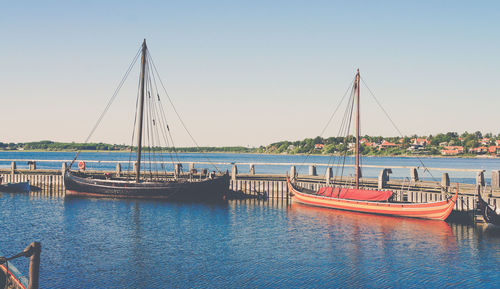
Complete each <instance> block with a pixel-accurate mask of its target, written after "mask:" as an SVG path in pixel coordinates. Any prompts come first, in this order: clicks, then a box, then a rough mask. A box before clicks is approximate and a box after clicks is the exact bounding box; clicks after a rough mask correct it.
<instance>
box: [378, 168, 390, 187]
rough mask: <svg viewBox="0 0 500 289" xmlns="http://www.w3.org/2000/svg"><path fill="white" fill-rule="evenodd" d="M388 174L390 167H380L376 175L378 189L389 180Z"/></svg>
mask: <svg viewBox="0 0 500 289" xmlns="http://www.w3.org/2000/svg"><path fill="white" fill-rule="evenodd" d="M389 174H392V170H391V169H382V170H381V171H380V174H379V175H378V189H379V190H381V189H383V188H384V187H385V185H386V184H387V182H388V181H389Z"/></svg>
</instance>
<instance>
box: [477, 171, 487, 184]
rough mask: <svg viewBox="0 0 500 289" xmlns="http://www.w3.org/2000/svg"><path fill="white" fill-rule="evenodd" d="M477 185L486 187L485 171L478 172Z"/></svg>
mask: <svg viewBox="0 0 500 289" xmlns="http://www.w3.org/2000/svg"><path fill="white" fill-rule="evenodd" d="M476 185H477V186H480V187H484V185H485V182H484V171H480V172H477V175H476Z"/></svg>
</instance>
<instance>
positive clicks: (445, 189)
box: [0, 159, 500, 220]
mask: <svg viewBox="0 0 500 289" xmlns="http://www.w3.org/2000/svg"><path fill="white" fill-rule="evenodd" d="M0 161H2V162H6V161H8V162H9V163H10V168H3V169H0V176H1V177H3V181H4V182H23V181H29V182H30V184H31V186H32V188H33V189H32V194H34V195H40V196H51V197H64V196H65V188H64V182H63V172H64V170H65V169H66V162H65V161H62V162H61V160H59V161H54V160H31V161H27V160H19V159H17V160H5V159H2V160H0ZM21 162H22V163H23V164H27V165H28V168H23V169H18V168H17V165H18V163H21ZM43 162H52V163H55V162H59V163H60V165H61V169H38V168H37V164H39V163H43ZM85 162H87V163H92V162H95V163H97V162H99V163H102V162H110V163H115V164H116V169H115V170H113V171H109V170H107V171H100V170H86V171H85V174H88V175H89V176H103V175H105V174H113V175H116V176H122V177H123V176H127V174H131V177H132V178H133V174H134V173H133V172H126V171H122V166H121V163H120V161H96V160H89V161H85ZM209 164H210V165H213V164H215V165H225V166H226V167H228V166H229V167H230V168H231V172H230V175H231V180H230V187H229V189H230V190H231V191H234V192H240V193H241V194H244V195H245V196H249V197H265V198H267V199H269V201H272V202H277V201H280V202H288V201H289V192H288V187H287V184H286V176H287V172H288V174H289V176H290V177H291V178H293V179H294V180H295V181H296V182H297V183H298V184H299V185H300V186H303V187H305V188H309V189H311V190H318V189H319V188H320V187H322V186H325V185H332V184H336V185H341V186H342V185H345V186H349V185H351V184H352V183H353V182H354V177H345V176H344V177H343V178H338V177H335V176H334V175H333V169H332V167H331V165H330V166H328V165H326V164H313V163H310V164H294V163H213V162H186V163H179V164H176V165H175V169H174V171H173V172H167V173H164V174H166V175H167V176H171V177H184V178H189V177H193V178H196V177H200V176H202V175H204V174H205V175H206V174H207V173H209V170H208V169H204V168H203V166H207V165H209ZM259 166H281V167H283V166H289V169H288V170H286V171H284V172H283V173H281V174H259V173H258V167H259ZM298 166H302V167H304V166H307V167H308V172H307V174H297V169H296V168H297V167H298ZM320 166H325V167H326V173H325V174H324V175H318V173H317V171H318V169H317V168H318V167H320ZM183 167H185V168H188V169H187V170H186V171H183V170H182V168H183ZM365 167H371V168H374V169H379V175H378V178H361V181H360V182H361V184H362V186H363V187H364V188H378V189H387V190H392V191H393V192H394V193H395V198H396V200H398V201H408V202H417V203H418V202H422V203H423V202H430V201H440V200H444V199H445V198H446V194H447V193H452V192H454V191H455V190H456V189H457V187H458V188H459V197H458V200H457V203H456V204H455V207H454V212H455V213H459V214H460V215H464V216H467V217H470V218H473V219H479V220H480V218H478V216H477V213H476V208H477V204H476V203H477V194H478V193H479V192H481V193H482V194H483V196H484V197H485V199H486V201H487V202H488V203H489V204H491V205H493V206H500V170H493V171H491V172H490V173H491V184H489V185H487V184H486V182H485V174H486V173H487V172H485V171H484V170H480V169H477V170H475V169H456V168H427V170H434V171H440V172H441V179H440V181H427V180H421V179H420V178H419V175H418V170H417V168H415V167H403V166H394V167H390V168H388V167H384V166H374V165H372V166H365ZM239 168H245V171H246V172H245V173H241V172H239V171H238V169H239ZM392 169H407V170H408V176H407V177H405V178H403V179H401V178H399V179H396V178H394V179H391V178H390V175H391V173H392ZM449 172H468V173H470V174H473V175H475V179H476V181H475V183H474V184H464V183H452V182H450V176H449Z"/></svg>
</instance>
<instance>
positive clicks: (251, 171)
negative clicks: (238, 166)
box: [250, 164, 255, 175]
mask: <svg viewBox="0 0 500 289" xmlns="http://www.w3.org/2000/svg"><path fill="white" fill-rule="evenodd" d="M250 174H251V175H255V166H254V165H253V164H250Z"/></svg>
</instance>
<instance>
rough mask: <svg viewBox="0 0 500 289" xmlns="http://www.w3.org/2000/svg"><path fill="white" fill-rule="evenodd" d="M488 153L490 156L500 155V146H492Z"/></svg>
mask: <svg viewBox="0 0 500 289" xmlns="http://www.w3.org/2000/svg"><path fill="white" fill-rule="evenodd" d="M488 152H489V153H490V154H498V153H500V146H490V147H488Z"/></svg>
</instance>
